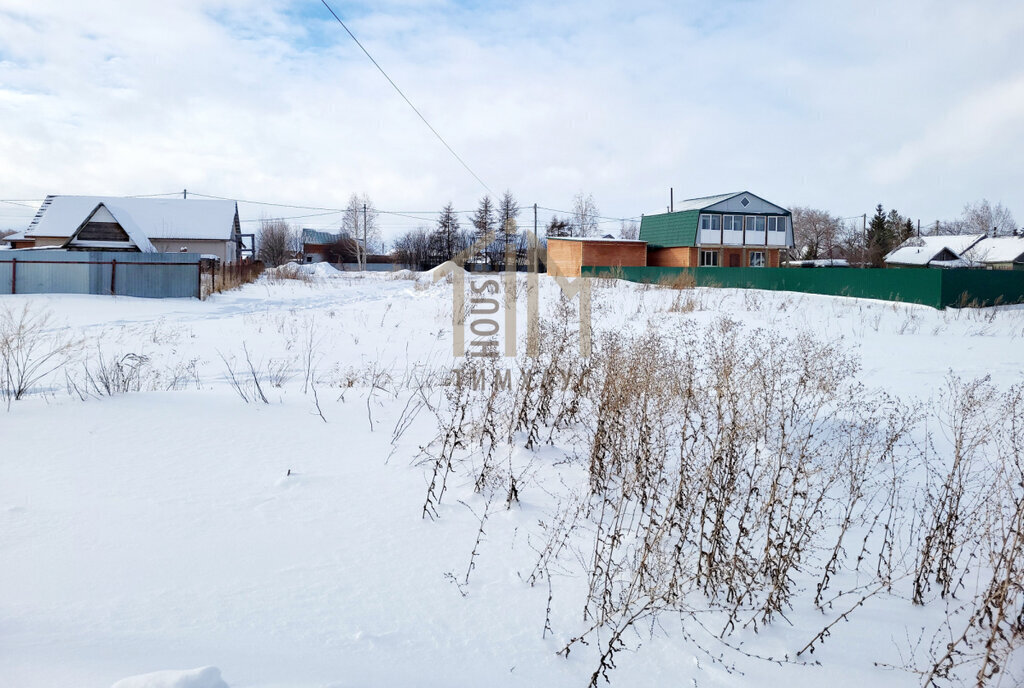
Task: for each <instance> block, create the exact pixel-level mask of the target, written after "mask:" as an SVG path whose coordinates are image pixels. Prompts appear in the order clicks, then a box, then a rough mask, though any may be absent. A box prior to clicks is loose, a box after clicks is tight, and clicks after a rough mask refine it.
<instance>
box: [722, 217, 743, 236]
mask: <svg viewBox="0 0 1024 688" xmlns="http://www.w3.org/2000/svg"><path fill="white" fill-rule="evenodd" d="M722 226H723V227H724V228H725V231H727V232H742V231H743V216H742V215H723V216H722Z"/></svg>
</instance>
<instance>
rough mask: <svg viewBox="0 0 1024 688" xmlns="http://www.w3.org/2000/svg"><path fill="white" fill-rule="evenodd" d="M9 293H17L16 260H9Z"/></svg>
mask: <svg viewBox="0 0 1024 688" xmlns="http://www.w3.org/2000/svg"><path fill="white" fill-rule="evenodd" d="M11 293H12V294H17V293H18V259H17V258H11Z"/></svg>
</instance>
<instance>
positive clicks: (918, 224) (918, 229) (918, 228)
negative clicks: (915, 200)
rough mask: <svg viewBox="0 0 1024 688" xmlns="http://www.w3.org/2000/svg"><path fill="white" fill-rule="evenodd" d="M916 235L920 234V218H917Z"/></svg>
mask: <svg viewBox="0 0 1024 688" xmlns="http://www.w3.org/2000/svg"><path fill="white" fill-rule="evenodd" d="M917 236H921V219H920V218H918V220H917Z"/></svg>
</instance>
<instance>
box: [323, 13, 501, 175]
mask: <svg viewBox="0 0 1024 688" xmlns="http://www.w3.org/2000/svg"><path fill="white" fill-rule="evenodd" d="M320 2H322V3H323V4H324V7H326V8H327V11H328V12H330V13H331V14H332V15H333V16H334V18H335V19H337V20H338V23H339V24H341V28H343V29H345V32H346V33H347V34H348V35H349V36H350V37H351V38H352V40H353V41H355V42H356V45H358V46H359V49H360V50H362V51H363V54H365V55H366V56H367V57H368V58H370V62H372V63H373V66H374V67H376V68H377V69H378V70H379V71H380V73H381V74H383V75H384V78H385V79H387V80H388V83H389V84H391V85H392V86H393V87H394V89H395V91H397V92H398V95H400V96H402V100H404V101H405V102H406V103H407V104H408V105H409V107H411V108H412V111H413V112H415V113H416V116H417V117H419V118H420V119H421V120H423V123H424V124H426V125H427V128H428V129H430V131H432V132H433V133H434V136H436V137H437V140H438V141H440V142H441V143H442V144H443V145H444V147H445V148H447V149H448V152H449V153H451V154H452V155H453V156H455V159H456V160H458V161H459V164H461V165H462V166H463V167H465V168H466V171H467V172H469V173H470V174H471V175H473V178H474V179H476V180H477V181H478V182H480V186H482V187H484V188H485V189H487V192H488V193H490V194H493V193H494V192H493V191H491V187H489V186H487V184H486V183H485V182H484V180H483V179H481V178H480V177H479V175H477V173H476V172H474V171H473V170H472V169H470V167H469V165H467V164H466V161H465V160H463V159H462V158H461V157H459V154H458V153H456V152H455V150H454V149H453V148H452V147H451V146H449V145H448V142H447V141H445V140H444V137H443V136H441V135H440V134H439V133H437V129H434V127H433V126H431V124H430V122H428V121H427V118H426V117H424V116H423V113H421V112H420V111H419V109H417V107H416V106H415V105H413V104H412V101H411V100H409V99H408V98H407V97H406V95H405V94H404V93H402V89H400V88H398V84H396V83H395V82H394V81H393V80H392V79H391V77H390V76H388V73H387V72H385V71H384V68H383V67H381V66H380V65H379V64H377V60H375V59H373V55H371V54H370V52H369V51H368V50H367V49H366V48H364V47H363V44H362V43H360V42H359V39H358V38H356V36H355V34H354V33H352V31H350V30H349V28H348V27H347V26H345V22H343V21H341V17H339V16H338V14H337V13H336V12H335V11H334V10H333V9H332V8H331V6H330V5H328V4H327V0H320Z"/></svg>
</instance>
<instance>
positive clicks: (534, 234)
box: [533, 203, 537, 240]
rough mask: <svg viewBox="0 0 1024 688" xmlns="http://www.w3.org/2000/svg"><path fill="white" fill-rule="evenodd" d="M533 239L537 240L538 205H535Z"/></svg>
mask: <svg viewBox="0 0 1024 688" xmlns="http://www.w3.org/2000/svg"><path fill="white" fill-rule="evenodd" d="M533 238H534V240H536V239H537V204H536V203H534V204H533Z"/></svg>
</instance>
